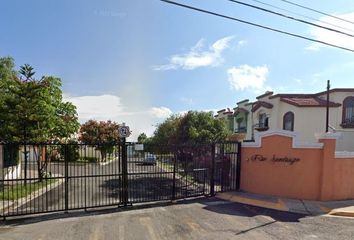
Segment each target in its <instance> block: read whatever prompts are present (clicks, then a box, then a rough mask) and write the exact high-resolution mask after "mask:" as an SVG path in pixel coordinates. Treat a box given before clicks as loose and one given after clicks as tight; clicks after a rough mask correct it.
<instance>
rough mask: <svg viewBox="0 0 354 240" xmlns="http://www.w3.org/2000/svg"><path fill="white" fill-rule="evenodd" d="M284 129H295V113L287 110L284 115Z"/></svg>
mask: <svg viewBox="0 0 354 240" xmlns="http://www.w3.org/2000/svg"><path fill="white" fill-rule="evenodd" d="M283 129H284V130H288V131H294V113H293V112H287V113H285V114H284V117H283Z"/></svg>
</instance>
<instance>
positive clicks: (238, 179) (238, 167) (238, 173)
mask: <svg viewBox="0 0 354 240" xmlns="http://www.w3.org/2000/svg"><path fill="white" fill-rule="evenodd" d="M240 185H241V142H238V143H237V162H236V191H239V190H240Z"/></svg>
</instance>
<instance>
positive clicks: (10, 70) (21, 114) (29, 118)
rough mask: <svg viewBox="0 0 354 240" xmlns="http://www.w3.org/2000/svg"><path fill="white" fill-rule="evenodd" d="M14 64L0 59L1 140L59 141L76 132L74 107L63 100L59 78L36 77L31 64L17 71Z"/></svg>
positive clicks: (9, 59) (77, 125)
mask: <svg viewBox="0 0 354 240" xmlns="http://www.w3.org/2000/svg"><path fill="white" fill-rule="evenodd" d="M14 66H15V64H14V60H13V59H12V58H10V57H4V58H0V141H7V142H18V141H28V142H47V141H61V140H65V139H67V138H70V137H71V135H72V134H75V133H76V132H77V131H78V129H79V127H80V125H79V122H78V116H77V112H76V107H75V106H74V105H73V104H72V103H70V102H65V101H63V98H62V90H61V86H62V85H61V80H60V78H56V77H52V76H43V77H42V78H41V79H39V80H36V79H34V78H33V76H34V71H33V68H32V67H31V66H30V65H28V64H26V65H24V66H22V67H21V69H20V71H19V72H17V71H16V70H15V69H14ZM21 75H22V76H23V77H24V79H25V80H22V78H21Z"/></svg>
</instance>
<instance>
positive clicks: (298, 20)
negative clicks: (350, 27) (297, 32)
mask: <svg viewBox="0 0 354 240" xmlns="http://www.w3.org/2000/svg"><path fill="white" fill-rule="evenodd" d="M227 1H229V2H233V3H236V4H240V5H243V6H246V7H250V8H254V9H257V10H260V11H263V12H267V13H271V14H274V15H277V16H280V17H284V18H287V19H290V20H293V21H297V22H301V23H304V24H308V25H311V26H314V27H318V28H323V29H326V30H328V31H332V32H335V33H339V34H343V35H347V36H349V37H354V35H353V34H350V33H346V32H342V31H339V30H336V29H333V28H329V27H325V26H322V25H318V24H316V23H311V22H308V21H305V20H302V19H299V18H295V17H291V16H288V15H285V14H282V13H279V12H275V11H272V10H269V9H266V8H262V7H258V6H255V5H252V4H248V3H244V2H240V1H237V0H227Z"/></svg>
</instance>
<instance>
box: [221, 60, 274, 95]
mask: <svg viewBox="0 0 354 240" xmlns="http://www.w3.org/2000/svg"><path fill="white" fill-rule="evenodd" d="M227 73H228V75H229V83H230V86H231V89H235V90H246V89H249V90H253V91H254V92H256V93H259V92H262V91H264V90H270V87H268V86H265V82H266V80H267V75H268V73H269V69H268V67H267V66H265V65H264V66H256V67H252V66H249V65H241V66H239V67H232V68H230V69H228V70H227Z"/></svg>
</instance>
